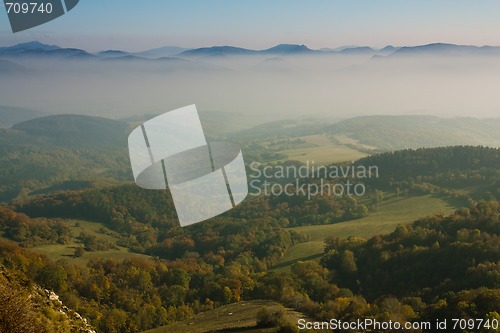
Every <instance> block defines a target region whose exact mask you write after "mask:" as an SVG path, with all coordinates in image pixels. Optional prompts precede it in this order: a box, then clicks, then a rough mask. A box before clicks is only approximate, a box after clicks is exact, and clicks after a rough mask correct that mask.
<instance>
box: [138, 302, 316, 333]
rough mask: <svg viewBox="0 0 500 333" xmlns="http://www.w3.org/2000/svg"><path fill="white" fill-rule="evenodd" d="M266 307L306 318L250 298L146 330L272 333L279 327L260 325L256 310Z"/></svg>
mask: <svg viewBox="0 0 500 333" xmlns="http://www.w3.org/2000/svg"><path fill="white" fill-rule="evenodd" d="M263 307H266V308H267V309H268V310H269V311H270V312H277V311H284V312H285V316H286V317H287V318H288V320H289V321H291V322H293V323H297V321H298V320H299V319H300V318H306V317H305V316H304V315H303V314H302V313H300V312H297V311H294V310H292V309H289V308H285V307H284V306H283V305H281V304H279V303H276V302H272V301H263V300H258V301H247V302H238V303H234V304H229V305H225V306H222V307H220V308H216V309H213V310H210V311H207V312H203V313H199V314H197V315H194V316H192V317H191V318H189V319H187V320H184V321H179V322H175V323H173V324H170V325H167V326H162V327H158V328H155V329H152V330H149V331H146V332H144V333H170V332H175V333H205V332H246V333H257V332H259V333H260V332H262V333H271V332H276V328H257V327H256V324H257V321H256V316H257V312H258V311H259V310H260V309H261V308H263Z"/></svg>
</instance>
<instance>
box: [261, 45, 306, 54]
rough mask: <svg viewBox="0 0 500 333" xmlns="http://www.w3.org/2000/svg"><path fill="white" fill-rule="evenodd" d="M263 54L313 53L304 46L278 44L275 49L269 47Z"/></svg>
mask: <svg viewBox="0 0 500 333" xmlns="http://www.w3.org/2000/svg"><path fill="white" fill-rule="evenodd" d="M263 52H265V53H278V54H287V53H310V52H313V50H311V49H310V48H308V47H307V46H305V45H303V44H302V45H299V44H279V45H276V46H275V47H271V48H270V49H267V50H264V51H263Z"/></svg>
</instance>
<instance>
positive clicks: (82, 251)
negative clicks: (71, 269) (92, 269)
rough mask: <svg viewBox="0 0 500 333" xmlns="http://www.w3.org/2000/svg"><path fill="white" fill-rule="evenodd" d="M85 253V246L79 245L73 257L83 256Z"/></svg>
mask: <svg viewBox="0 0 500 333" xmlns="http://www.w3.org/2000/svg"><path fill="white" fill-rule="evenodd" d="M84 254H85V249H84V248H83V246H78V247H77V248H76V249H75V253H74V254H73V257H75V258H80V257H81V256H83V255H84Z"/></svg>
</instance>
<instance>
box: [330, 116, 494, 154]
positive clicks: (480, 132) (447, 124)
mask: <svg viewBox="0 0 500 333" xmlns="http://www.w3.org/2000/svg"><path fill="white" fill-rule="evenodd" d="M498 128H500V118H495V119H474V118H450V119H446V118H438V117H433V116H363V117H356V118H351V119H347V120H344V121H340V122H338V123H336V124H333V125H331V126H328V127H326V128H325V131H326V132H327V133H330V134H332V135H334V136H335V135H346V136H348V137H349V138H351V139H354V140H356V141H358V142H359V143H361V144H365V145H370V146H375V147H378V148H380V149H382V150H397V149H406V148H421V147H428V148H430V147H442V146H453V145H484V146H492V147H499V146H500V131H498Z"/></svg>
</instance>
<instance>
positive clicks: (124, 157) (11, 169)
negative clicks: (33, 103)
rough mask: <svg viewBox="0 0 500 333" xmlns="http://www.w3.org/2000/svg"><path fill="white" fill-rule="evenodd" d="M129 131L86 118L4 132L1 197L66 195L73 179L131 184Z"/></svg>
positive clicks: (41, 121) (60, 118)
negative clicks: (43, 191) (43, 192)
mask: <svg viewBox="0 0 500 333" xmlns="http://www.w3.org/2000/svg"><path fill="white" fill-rule="evenodd" d="M128 131H129V128H128V125H127V124H126V123H123V122H120V121H116V120H110V119H105V118H99V117H90V116H81V115H57V116H47V117H42V118H37V119H32V120H28V121H25V122H22V123H19V124H17V125H14V127H13V128H10V129H0V153H1V154H0V167H1V168H2V170H4V172H2V173H1V175H0V184H1V185H0V198H1V199H3V200H8V199H12V198H14V197H16V196H18V195H23V194H28V193H30V192H33V191H35V192H36V191H39V190H41V189H45V188H46V189H50V188H54V189H59V190H61V189H64V188H65V185H64V184H65V183H66V182H69V181H72V180H91V181H92V182H94V181H96V180H99V179H101V180H117V179H121V180H125V179H131V178H129V177H131V175H130V174H129V172H130V171H129V169H128V163H129V162H128V151H127V136H128ZM56 185H57V186H56ZM71 186H72V185H71Z"/></svg>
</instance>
